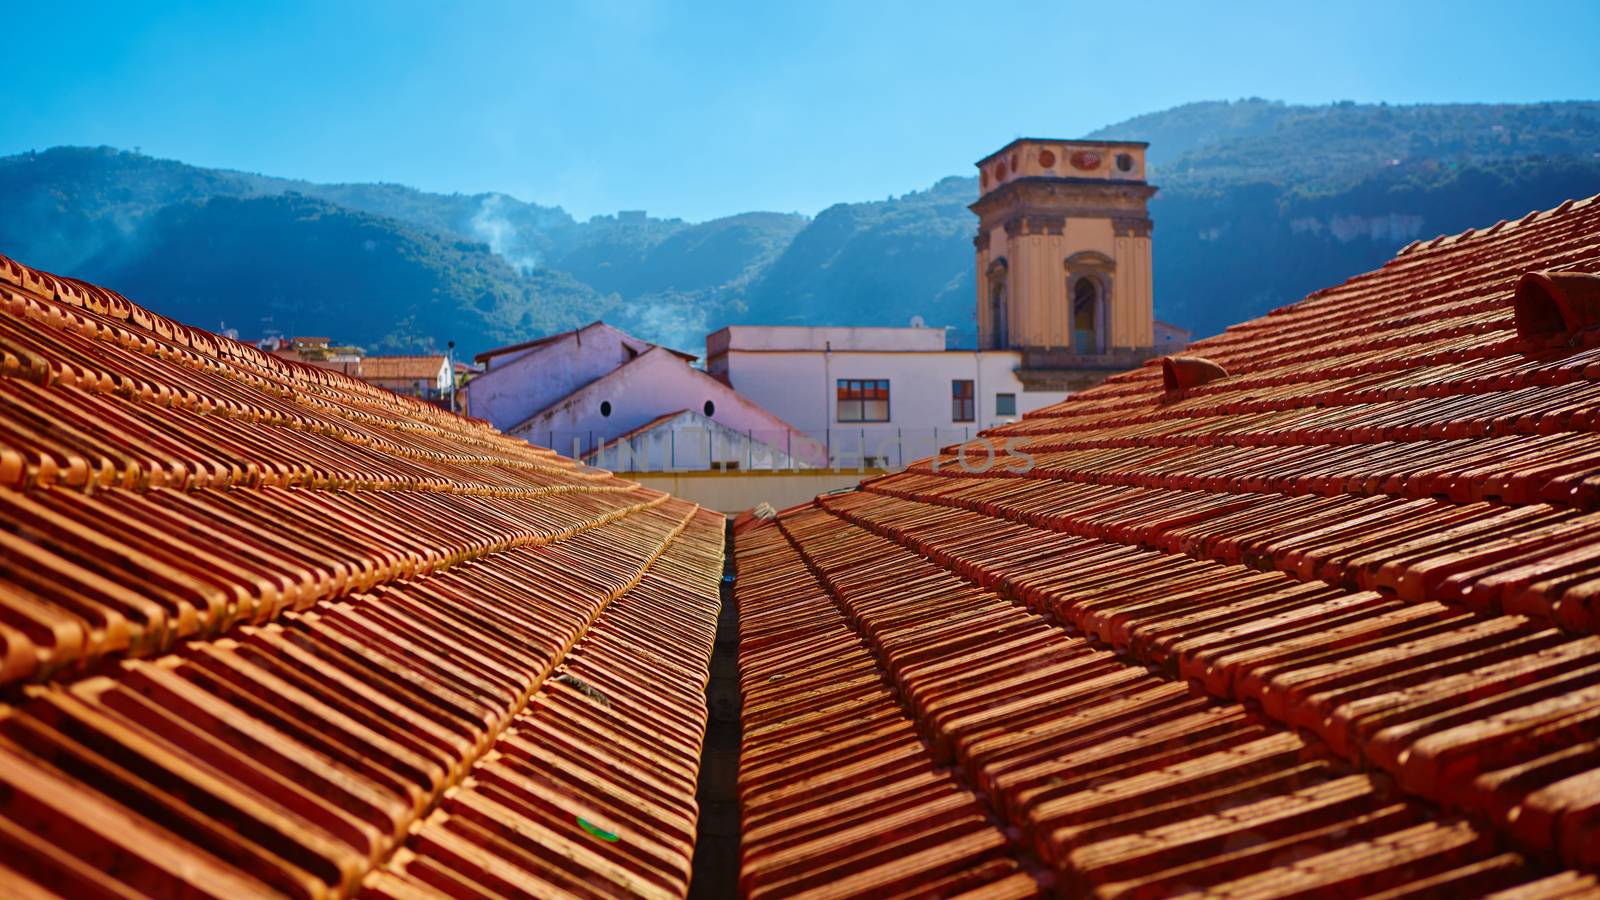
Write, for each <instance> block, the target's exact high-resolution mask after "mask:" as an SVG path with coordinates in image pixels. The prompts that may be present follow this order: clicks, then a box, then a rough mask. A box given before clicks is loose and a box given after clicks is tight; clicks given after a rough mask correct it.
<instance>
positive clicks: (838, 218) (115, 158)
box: [0, 99, 1600, 352]
mask: <svg viewBox="0 0 1600 900" xmlns="http://www.w3.org/2000/svg"><path fill="white" fill-rule="evenodd" d="M1090 137H1096V138H1124V139H1140V140H1147V141H1149V142H1150V143H1151V151H1150V152H1151V162H1152V165H1151V179H1152V181H1154V182H1155V183H1156V184H1157V185H1158V186H1159V187H1160V188H1161V191H1160V193H1159V194H1158V195H1157V196H1156V198H1155V200H1154V201H1152V206H1151V214H1152V217H1153V218H1154V220H1155V223H1156V230H1155V238H1156V245H1155V268H1156V271H1155V278H1156V314H1157V316H1159V317H1160V318H1163V319H1165V320H1167V321H1170V322H1173V323H1175V324H1178V325H1183V326H1185V327H1188V328H1191V329H1193V330H1194V331H1196V333H1197V334H1200V335H1203V334H1207V333H1211V332H1215V331H1217V330H1220V329H1221V328H1223V327H1225V326H1227V325H1228V324H1229V323H1232V322H1236V321H1239V320H1242V319H1246V318H1250V317H1252V316H1255V315H1259V314H1260V313H1262V312H1265V311H1266V310H1268V309H1271V308H1273V307H1275V306H1278V305H1281V304H1283V303H1287V302H1290V301H1292V300H1295V299H1297V298H1299V297H1300V296H1302V295H1304V294H1306V293H1307V292H1309V291H1311V290H1314V289H1316V288H1319V287H1322V286H1325V285H1327V284H1330V283H1334V282H1337V281H1340V280H1342V279H1344V278H1346V277H1348V276H1350V275H1352V274H1355V273H1357V272H1361V271H1365V270H1367V269H1370V268H1373V267H1375V266H1378V265H1381V264H1382V263H1383V262H1384V261H1385V260H1386V259H1388V258H1389V257H1390V256H1392V255H1393V253H1394V252H1395V251H1396V250H1397V249H1399V248H1400V247H1402V246H1404V245H1405V244H1406V243H1409V242H1410V241H1411V240H1413V239H1416V238H1429V237H1432V236H1434V235H1436V234H1441V233H1451V232H1457V231H1461V230H1462V229H1465V228H1468V227H1471V226H1475V225H1483V224H1488V223H1492V222H1494V221H1496V220H1498V219H1501V218H1512V217H1515V216H1520V215H1521V214H1523V213H1524V212H1526V211H1527V210H1529V209H1535V208H1545V207H1549V206H1554V205H1556V204H1558V203H1560V202H1561V201H1562V200H1565V199H1567V198H1569V197H1582V196H1588V195H1591V194H1595V193H1600V103H1594V102H1563V103H1541V104H1523V105H1504V104H1463V105H1422V106H1386V105H1381V104H1380V105H1362V104H1353V103H1339V104H1332V105H1327V106H1290V105H1286V104H1283V103H1276V102H1272V101H1267V100H1259V99H1253V100H1242V101H1235V102H1223V101H1217V102H1204V103H1192V104H1187V105H1184V106H1180V107H1176V108H1173V109H1169V110H1165V111H1162V112H1157V113H1151V114H1147V115H1141V116H1137V117H1135V118H1132V119H1129V120H1127V121H1125V122H1120V123H1117V124H1115V125H1111V126H1108V127H1106V128H1103V129H1100V130H1098V131H1096V132H1093V133H1092V134H1091V135H1090ZM998 140H999V139H998V138H997V139H996V141H997V142H998ZM976 195H977V183H976V180H975V179H974V178H972V177H968V176H966V175H965V174H964V173H962V174H958V175H956V176H952V177H950V178H946V179H944V180H942V181H940V182H938V183H937V184H935V185H933V186H931V187H930V188H928V189H926V190H922V191H914V192H912V193H909V194H906V195H904V196H901V197H896V198H892V199H889V200H882V201H873V202H866V203H841V204H837V205H835V206H831V207H829V208H828V209H825V210H823V211H822V212H821V213H819V214H818V215H817V216H816V217H815V218H811V219H807V218H805V217H802V216H797V215H787V214H779V213H766V212H752V213H744V214H740V215H735V216H729V217H726V218H722V219H717V220H713V221H710V222H701V223H687V222H683V221H680V220H676V219H659V218H649V217H647V216H644V215H642V214H633V215H619V216H597V217H595V218H593V219H590V220H589V221H585V222H580V221H577V220H575V219H573V218H572V217H571V216H570V215H568V214H567V213H566V212H565V211H563V210H561V209H560V208H557V207H550V206H541V205H539V204H536V203H529V202H526V201H522V200H518V199H516V198H514V197H510V196H508V195H505V194H475V195H465V194H450V195H445V194H433V193H428V192H424V191H419V190H415V189H413V188H409V187H405V186H403V185H394V184H329V185H324V184H313V183H310V182H304V181H296V180H292V179H283V178H274V177H270V176H265V175H254V174H249V173H243V172H232V171H226V170H218V169H205V168H200V167H196V166H189V165H185V164H183V163H179V162H173V161H170V160H159V159H153V158H151V157H148V156H144V155H141V154H138V153H129V152H124V151H118V150H113V149H110V148H71V147H63V148H56V149H52V150H47V151H44V152H40V153H26V154H20V155H17V156H11V157H5V158H0V213H3V214H0V252H4V253H6V254H8V255H13V256H15V257H17V258H18V259H21V260H24V261H26V262H28V263H31V264H34V265H38V266H41V267H43V268H46V269H53V270H56V271H63V272H71V273H73V274H77V275H81V276H83V277H87V278H90V279H94V280H97V281H101V282H104V283H106V284H108V285H110V286H112V287H115V288H117V289H119V290H122V291H124V292H125V293H128V294H129V295H131V296H133V297H136V298H138V299H139V300H140V301H141V302H144V303H148V304H150V305H151V306H153V307H155V308H156V309H158V310H161V311H163V312H166V313H169V314H172V315H176V316H179V317H181V318H185V319H188V320H190V321H194V322H198V323H203V324H210V325H212V326H213V327H215V326H216V325H217V324H218V323H222V322H226V323H227V325H228V326H229V327H231V328H237V329H238V330H239V331H240V333H241V335H242V336H244V337H260V336H262V335H264V334H265V333H267V332H269V331H284V332H288V331H302V332H303V331H313V332H318V333H322V334H326V335H327V336H329V337H333V338H335V339H337V340H340V341H350V342H354V343H358V344H362V345H364V346H368V347H370V348H374V349H377V348H401V347H420V346H426V345H428V344H429V343H430V342H431V343H433V344H439V343H442V342H443V341H445V340H451V339H453V340H456V341H457V342H458V344H459V346H460V347H461V348H462V349H463V350H466V351H468V352H476V351H478V350H482V349H485V348H487V347H490V346H493V345H495V344H497V343H502V342H510V341H516V340H522V339H525V338H527V337H530V336H533V335H535V334H539V333H543V332H545V331H548V330H551V329H557V328H565V327H570V326H571V325H574V324H578V323H580V322H585V321H588V320H591V319H594V318H598V317H602V316H603V317H606V318H607V319H609V320H611V321H613V322H614V323H616V324H618V325H620V326H622V327H624V328H628V329H630V330H633V331H635V332H636V333H638V334H640V335H641V336H643V337H647V338H651V339H654V340H659V341H663V342H666V343H670V344H672V345H674V346H678V347H681V348H684V349H688V350H691V351H695V352H699V351H700V349H701V347H702V344H701V341H702V339H703V336H704V334H705V333H706V332H707V331H710V330H713V329H715V328H718V327H721V326H722V325H725V324H730V323H750V324H759V323H771V324H780V323H794V324H840V325H851V324H854V325H904V324H906V323H907V322H909V321H910V319H911V318H912V317H913V316H921V317H923V319H924V320H925V321H926V322H927V323H928V324H930V325H935V326H949V327H950V328H951V329H952V332H953V335H954V337H955V339H956V340H957V341H958V342H959V343H962V344H964V345H967V346H970V345H971V341H972V340H973V331H974V323H973V297H974V292H975V289H974V275H973V271H972V243H971V242H972V237H973V234H974V231H975V229H976V220H975V218H974V217H973V215H972V214H971V213H970V212H969V211H968V210H967V205H968V204H969V203H971V202H972V201H973V200H974V199H976Z"/></svg>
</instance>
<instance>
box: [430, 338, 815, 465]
mask: <svg viewBox="0 0 1600 900" xmlns="http://www.w3.org/2000/svg"><path fill="white" fill-rule="evenodd" d="M477 360H478V361H479V362H481V363H483V364H484V365H485V371H484V373H483V374H482V375H479V376H478V377H476V378H474V379H473V380H472V381H470V382H468V384H467V385H466V387H465V388H463V389H462V393H463V394H464V395H465V398H466V408H467V412H468V413H469V414H470V415H473V416H477V417H479V418H483V419H487V420H488V421H489V422H490V423H491V424H493V425H494V426H495V427H496V428H499V429H500V430H501V431H504V432H506V433H508V434H512V435H515V436H517V437H520V438H523V439H525V440H527V441H529V442H530V443H534V444H539V445H542V446H546V447H550V448H552V449H554V450H556V451H557V452H559V453H562V454H565V455H568V456H572V457H574V458H580V457H585V456H593V455H594V454H595V452H596V451H597V450H598V449H599V448H601V447H608V448H610V449H609V450H608V452H610V453H611V455H610V456H607V458H606V461H607V464H608V465H609V466H616V465H617V461H616V459H615V458H614V457H615V453H614V452H611V451H615V450H617V447H616V446H615V442H616V441H617V440H618V439H619V438H624V439H626V442H627V447H629V448H633V447H636V446H637V445H639V443H640V441H641V439H642V440H644V441H646V442H656V443H661V444H663V445H664V446H665V448H666V449H665V450H664V451H662V450H660V449H657V450H655V451H653V452H651V453H649V454H642V455H635V456H634V457H633V459H634V460H635V464H638V465H644V464H646V463H649V464H652V465H654V466H656V467H658V468H659V467H662V466H664V467H666V468H669V469H675V470H688V469H708V468H712V467H722V468H737V467H739V465H740V462H741V461H744V464H746V465H757V467H765V468H786V467H791V466H800V467H804V466H821V465H825V464H826V463H827V460H828V456H827V452H826V450H825V449H824V447H823V445H821V444H819V443H818V442H816V441H814V440H812V439H811V438H809V437H807V436H806V435H804V434H801V433H799V432H798V431H797V430H796V429H794V428H793V427H791V425H790V424H789V423H787V422H785V421H783V419H782V418H780V417H778V416H775V415H773V414H772V413H771V412H769V411H768V410H766V409H764V408H762V407H761V406H760V405H759V404H757V403H755V402H752V401H751V400H750V399H749V398H747V397H743V396H741V395H740V394H739V393H738V392H737V391H735V390H734V389H732V388H731V387H729V386H728V385H727V383H725V382H723V381H719V380H717V379H715V378H712V377H711V376H709V375H707V374H706V373H705V372H703V371H701V370H700V369H697V368H695V367H694V366H693V365H691V363H693V362H694V361H695V357H693V356H690V355H689V354H686V353H680V352H678V351H676V350H672V349H670V348H667V347H663V346H658V345H656V344H651V343H649V342H648V341H641V340H639V339H638V338H635V337H633V336H632V335H630V334H627V333H626V332H623V331H621V330H619V329H616V328H613V327H611V326H610V325H607V324H605V323H604V322H593V323H591V324H589V325H586V326H584V327H583V328H578V329H575V330H573V331H567V332H563V333H561V334H556V335H551V336H549V337H545V338H540V339H539V340H535V341H528V342H526V343H523V344H516V345H513V346H510V347H501V348H498V349H495V350H490V351H488V352H487V353H482V354H479V355H478V357H477ZM685 413H693V415H692V416H685V415H684V414H685ZM643 432H649V433H648V434H643ZM676 432H682V434H676ZM741 435H742V436H743V438H742V441H740V440H738V437H739V436H741ZM730 441H733V443H734V444H735V446H733V447H732V448H730V447H729V446H728V444H729V442H730ZM743 443H751V444H754V445H755V446H753V447H744V446H742V444H743ZM623 452H626V451H623ZM663 453H664V455H663ZM663 460H665V462H662V461H663ZM773 461H777V462H776V463H774V462H773ZM621 467H622V468H624V469H627V467H628V466H627V465H626V464H624V465H622V466H621Z"/></svg>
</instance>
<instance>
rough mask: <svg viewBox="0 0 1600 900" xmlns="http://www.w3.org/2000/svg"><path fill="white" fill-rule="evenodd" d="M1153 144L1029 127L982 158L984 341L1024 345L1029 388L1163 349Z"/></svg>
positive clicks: (1074, 386) (1066, 384) (1087, 378)
mask: <svg viewBox="0 0 1600 900" xmlns="http://www.w3.org/2000/svg"><path fill="white" fill-rule="evenodd" d="M1148 146H1149V145H1148V144H1144V143H1142V142H1134V141H1058V140H1045V139H1039V138H1021V139H1019V140H1015V141H1012V142H1011V143H1010V144H1007V145H1006V146H1005V147H1002V148H1001V149H1000V150H999V151H997V152H995V153H993V154H991V155H990V156H988V157H985V158H984V159H982V160H980V161H979V162H978V170H979V175H980V177H979V184H980V185H981V186H982V187H981V189H982V196H980V197H979V198H978V202H976V203H974V204H972V207H971V208H972V211H973V212H975V213H977V214H978V234H977V237H976V238H975V239H974V240H973V245H974V247H975V248H976V250H977V266H978V337H979V345H980V346H981V347H983V348H986V349H994V350H1018V351H1021V354H1022V365H1021V368H1020V369H1019V370H1018V373H1017V374H1018V376H1019V377H1021V379H1022V381H1023V384H1024V385H1026V386H1027V387H1028V388H1029V389H1032V390H1079V389H1082V388H1084V387H1088V386H1090V385H1093V384H1097V383H1099V382H1100V381H1101V380H1102V379H1104V378H1105V377H1106V376H1107V375H1110V374H1112V373H1114V372H1120V371H1123V370H1125V369H1131V368H1135V367H1137V366H1139V365H1141V364H1143V363H1144V361H1145V360H1146V359H1149V358H1151V357H1153V356H1156V355H1157V354H1156V352H1155V349H1154V344H1155V335H1154V321H1155V320H1154V311H1153V308H1152V292H1151V279H1150V231H1151V224H1150V213H1149V207H1148V203H1149V200H1150V197H1151V196H1152V195H1154V194H1155V192H1156V189H1155V187H1154V186H1153V185H1151V184H1150V183H1148V182H1147V181H1145V178H1144V172H1145V149H1146V147H1148ZM1063 161H1064V163H1065V164H1064V165H1063V164H1061V163H1062V162H1063Z"/></svg>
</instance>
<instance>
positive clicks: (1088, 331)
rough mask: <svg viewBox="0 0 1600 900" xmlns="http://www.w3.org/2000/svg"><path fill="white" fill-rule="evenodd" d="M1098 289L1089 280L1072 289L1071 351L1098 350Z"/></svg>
mask: <svg viewBox="0 0 1600 900" xmlns="http://www.w3.org/2000/svg"><path fill="white" fill-rule="evenodd" d="M1099 313H1100V288H1099V286H1097V285H1096V284H1095V283H1094V280H1093V279H1090V278H1079V279H1078V282H1077V284H1075V285H1073V287H1072V349H1074V350H1076V351H1078V352H1079V353H1097V352H1099V349H1100V328H1099V324H1100V323H1099V321H1098V319H1099Z"/></svg>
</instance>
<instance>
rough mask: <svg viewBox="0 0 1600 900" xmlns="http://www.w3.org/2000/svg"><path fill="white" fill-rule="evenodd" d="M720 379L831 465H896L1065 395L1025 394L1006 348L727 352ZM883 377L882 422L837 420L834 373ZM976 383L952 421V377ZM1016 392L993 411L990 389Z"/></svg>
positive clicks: (1015, 359) (837, 376) (848, 376)
mask: <svg viewBox="0 0 1600 900" xmlns="http://www.w3.org/2000/svg"><path fill="white" fill-rule="evenodd" d="M725 359H726V363H727V369H726V372H727V377H728V379H729V381H730V382H731V384H732V386H733V387H734V389H735V390H737V391H738V392H739V393H741V394H743V395H744V396H746V397H749V398H750V399H751V400H753V401H755V402H756V403H758V404H760V405H761V406H763V407H765V408H766V409H769V410H771V411H772V412H773V413H774V414H776V415H777V416H779V417H780V418H783V419H785V420H787V421H788V422H790V423H791V424H793V425H794V426H795V427H796V428H797V429H799V430H800V431H803V432H805V433H806V434H808V435H811V436H812V437H814V438H816V439H817V440H818V441H820V442H822V443H823V444H824V445H826V446H828V447H830V448H831V450H832V453H833V458H834V461H835V462H836V463H839V462H843V463H852V462H854V461H856V460H857V459H859V457H860V455H861V454H862V447H863V444H864V445H865V455H866V456H867V457H870V458H875V459H877V460H881V462H882V463H883V464H885V465H889V466H896V465H900V464H903V463H904V462H910V461H912V460H914V459H920V458H922V457H924V456H928V455H930V454H932V453H933V452H934V450H935V449H937V448H938V447H940V446H944V445H947V444H951V443H954V442H956V441H959V440H964V439H966V438H967V437H968V436H969V435H973V434H976V433H977V432H978V431H979V430H981V429H983V428H987V427H990V426H993V425H998V424H1000V423H1002V422H1006V421H1010V420H1012V419H1015V418H1019V417H1021V415H1022V414H1024V413H1028V412H1032V411H1033V410H1036V409H1040V408H1043V407H1045V406H1049V405H1051V404H1054V403H1059V402H1061V401H1062V400H1064V399H1066V396H1067V395H1066V393H1065V392H1061V391H1052V392H1024V391H1023V389H1022V382H1020V381H1018V380H1017V377H1016V373H1015V371H1014V370H1015V369H1016V367H1017V366H1018V365H1019V364H1020V362H1021V357H1020V354H1018V353H1016V352H1012V351H983V352H973V351H944V352H929V353H919V352H882V353H873V352H843V353H840V352H834V353H822V352H816V351H790V352H784V351H756V352H744V351H739V350H729V351H727V352H726V354H725ZM842 378H845V379H879V378H881V379H888V381H889V421H888V422H878V423H871V422H840V421H839V420H838V416H837V404H836V402H835V391H836V386H837V382H838V380H839V379H842ZM956 379H971V380H972V381H974V382H975V385H974V387H975V391H974V393H975V396H976V402H975V406H976V421H973V422H957V421H955V420H954V419H953V417H952V413H953V409H952V404H951V396H950V395H951V382H952V381H954V380H956ZM1003 393H1006V394H1013V395H1014V396H1015V397H1016V403H1017V414H1016V416H1001V415H1000V414H998V413H997V412H996V410H995V397H996V395H997V394H1003Z"/></svg>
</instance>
